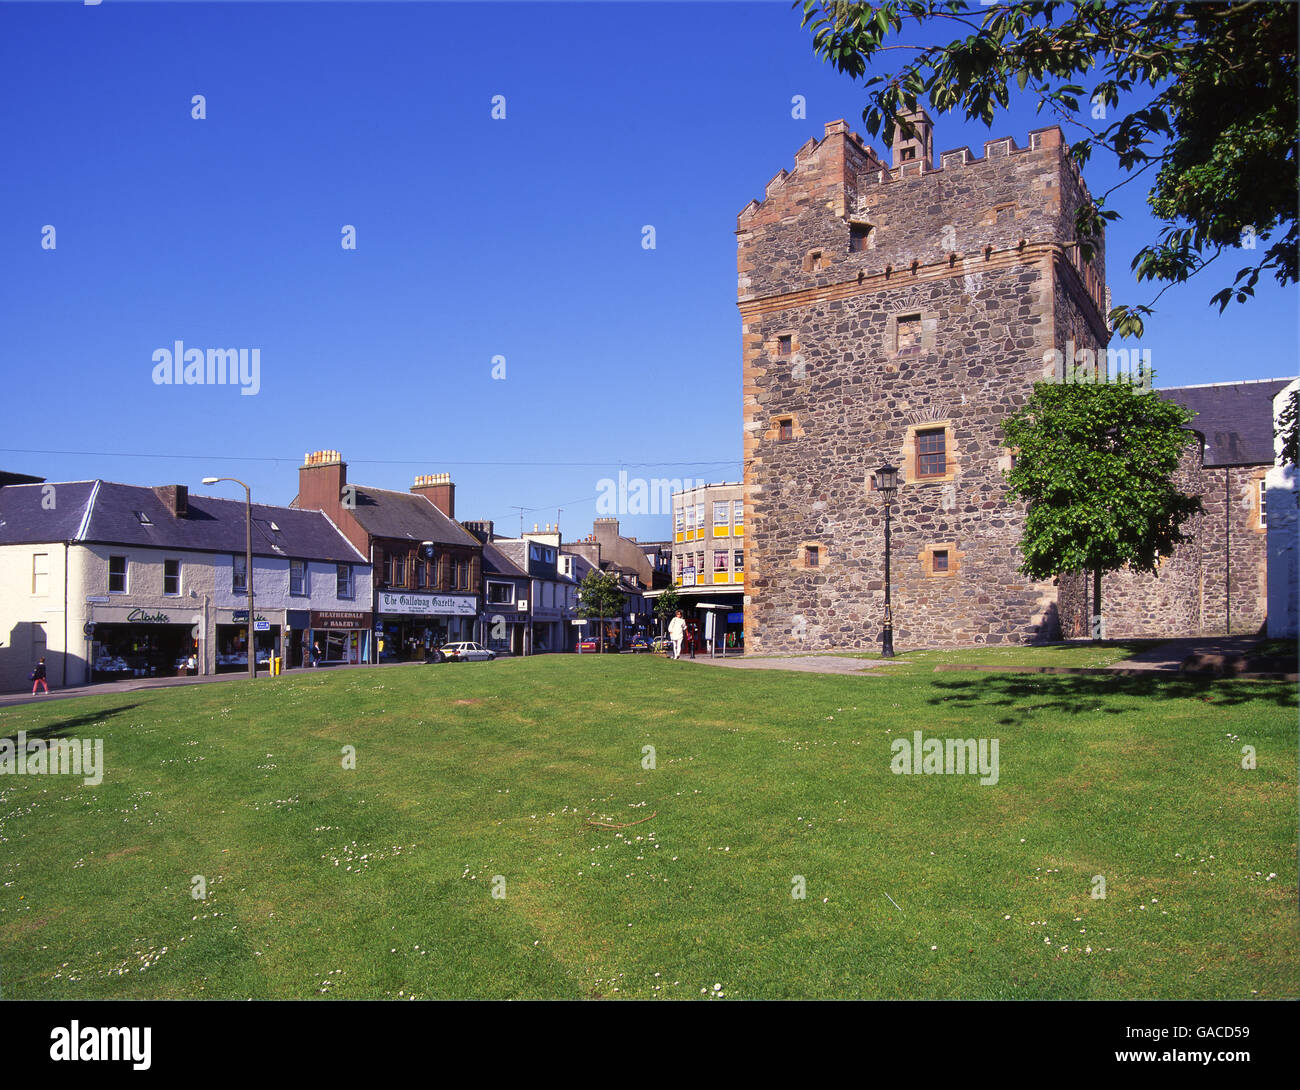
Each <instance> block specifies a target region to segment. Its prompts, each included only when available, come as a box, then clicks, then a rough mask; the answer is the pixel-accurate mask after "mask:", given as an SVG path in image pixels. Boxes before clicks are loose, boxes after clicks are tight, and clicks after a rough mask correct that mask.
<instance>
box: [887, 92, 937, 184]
mask: <svg viewBox="0 0 1300 1090" xmlns="http://www.w3.org/2000/svg"><path fill="white" fill-rule="evenodd" d="M898 118H899V124H898V125H896V126H895V127H894V144H893V149H892V150H893V156H894V159H893V163H894V166H896V167H899V166H903V165H904V164H905V163H915V162H918V161H919V162H920V164H921V167H920V169H921V170H923V171H924V170H933V169H934V122H933V121H931V120H930V115H929V114H927V113H926V112H925V110H923V109H921V108H920V107H919V106H918V107H917V108H916V109H915V110H900V111H899V114H898ZM903 122H907V123H908V124H909V125H910V126H911V130H912V131H911V135H907V134H906V133H905V132H904V125H903V124H902V123H903Z"/></svg>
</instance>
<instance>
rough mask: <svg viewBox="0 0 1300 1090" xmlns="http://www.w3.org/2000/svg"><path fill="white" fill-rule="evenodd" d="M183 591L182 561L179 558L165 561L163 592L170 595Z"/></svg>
mask: <svg viewBox="0 0 1300 1090" xmlns="http://www.w3.org/2000/svg"><path fill="white" fill-rule="evenodd" d="M180 592H181V562H180V561H179V560H164V561H163V593H164V594H166V595H168V596H169V597H171V596H175V595H178V594H180Z"/></svg>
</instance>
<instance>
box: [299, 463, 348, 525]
mask: <svg viewBox="0 0 1300 1090" xmlns="http://www.w3.org/2000/svg"><path fill="white" fill-rule="evenodd" d="M347 483H348V464H347V462H345V461H344V460H343V455H342V454H340V453H339V452H338V451H337V450H317V451H313V452H312V453H310V454H304V455H303V456H302V465H301V466H299V467H298V506H299V507H300V508H302V509H304V510H307V511H324V512H325V513H326V514H327V515H330V516H331V517H332V516H333V514H334V513H335V512H336V511H338V509H339V503H340V502H341V501H342V498H343V488H344V486H345V485H346V484H347Z"/></svg>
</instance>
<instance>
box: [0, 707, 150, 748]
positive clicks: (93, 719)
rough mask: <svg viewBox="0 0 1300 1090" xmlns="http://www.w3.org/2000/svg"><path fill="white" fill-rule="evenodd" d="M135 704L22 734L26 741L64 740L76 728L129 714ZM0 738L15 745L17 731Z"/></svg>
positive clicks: (65, 720) (105, 709) (75, 718)
mask: <svg viewBox="0 0 1300 1090" xmlns="http://www.w3.org/2000/svg"><path fill="white" fill-rule="evenodd" d="M138 706H139V705H137V704H122V705H120V706H118V707H116V708H104V709H103V710H102V711H97V712H94V713H87V714H85V715H74V716H70V717H69V718H67V719H60V720H58V721H57V722H54V723H51V724H49V725H48V726H45V727H37V728H35V729H34V730H26V729H24V731H23V733H24V734H25V735H26V737H27V738H28V739H33V738H66V737H68V736H69V735H70V734H71V733H72V732H73V731H75V730H76V729H77V728H78V727H85V726H89V725H90V724H92V723H100V722H103V721H104V720H105V719H108V718H109V717H110V716H114V715H121V714H122V713H123V712H129V711H130V710H131V709H132V708H136V707H138ZM0 738H8V739H10V740H11V741H13V742H14V743H15V744H16V743H17V741H18V731H17V730H12V731H5V732H3V733H0Z"/></svg>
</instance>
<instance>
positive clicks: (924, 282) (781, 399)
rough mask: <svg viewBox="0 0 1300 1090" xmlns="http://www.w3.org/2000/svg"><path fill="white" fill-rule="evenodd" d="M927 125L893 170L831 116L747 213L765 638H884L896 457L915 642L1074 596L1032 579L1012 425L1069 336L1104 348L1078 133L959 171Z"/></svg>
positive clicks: (1030, 613) (750, 442)
mask: <svg viewBox="0 0 1300 1090" xmlns="http://www.w3.org/2000/svg"><path fill="white" fill-rule="evenodd" d="M912 120H913V131H912V135H911V137H910V138H904V137H903V136H902V135H901V134H900V135H899V136H898V137H896V139H895V141H894V146H893V148H892V162H891V164H890V165H889V166H886V165H885V164H884V163H882V162H881V161H880V160H879V159H878V158H877V156H876V154H875V152H874V151H873V150H872V149H871V148H870V147H869V146H867V145H866V144H865V143H864V142H863V140H862V138H861V137H860V136H858V135H857V134H855V133H853V132H851V131H850V130H849V127H848V125H847V124H846V123H845V122H844V121H835V122H832V123H830V124H828V125H827V126H826V131H825V135H824V137H823V138H822V139H821V140H815V139H814V140H809V141H808V143H806V144H805V145H804V146H803V147H802V148H800V149H799V150H798V151H797V152H796V153H795V167H794V170H793V171H792V172H787V171H785V170H782V171H781V172H780V173H779V174H777V176H776V177H775V178H773V179H772V180H771V181H770V182H769V183H768V185H767V188H766V192H765V194H764V197H763V199H762V200H761V201H752V202H751V203H750V204H749V205H748V206H747V207H746V208H745V209H744V210H743V211H742V212H741V213H740V216H739V219H738V223H737V231H736V234H737V238H738V267H739V274H740V275H739V307H740V313H741V319H742V323H743V324H742V327H741V328H742V344H743V404H744V410H743V415H744V462H745V478H744V479H745V502H746V509H747V510H746V521H747V523H748V529H747V534H746V539H745V541H746V544H745V558H744V559H745V569H746V588H747V590H748V603H747V606H746V610H745V640H746V646H747V648H748V649H749V650H751V651H789V650H800V649H804V650H808V649H822V648H862V649H875V648H878V647H879V638H880V632H881V626H882V621H883V605H884V509H883V505H882V503H881V498H880V496H879V494H877V493H874V492H872V491H871V478H872V472H873V471H874V470H875V469H876V468H877V467H878V466H880V465H881V464H882V463H884V462H890V463H892V464H894V465H896V466H898V467H900V469H901V477H902V483H901V486H900V488H899V490H898V496H897V499H896V501H895V506H894V509H893V510H894V514H893V523H892V557H893V559H892V583H893V602H894V626H895V638H896V640H897V642H898V644H899V646H900V649H903V648H905V647H908V646H911V647H916V646H926V645H928V646H936V645H938V646H941V645H953V644H971V643H990V644H992V643H1020V642H1027V641H1030V640H1034V639H1043V638H1051V637H1054V636H1056V635H1057V633H1058V632H1059V630H1060V621H1059V616H1058V612H1057V594H1058V590H1057V587H1056V586H1055V585H1054V583H1053V582H1051V581H1048V582H1045V583H1035V582H1033V581H1030V580H1027V579H1026V578H1025V577H1024V576H1022V575H1021V574H1019V572H1018V570H1017V568H1018V566H1019V564H1020V559H1021V558H1020V553H1019V549H1018V542H1019V540H1020V531H1021V526H1022V523H1023V516H1024V509H1023V506H1022V505H1020V504H1019V503H1016V502H1011V501H1009V500H1008V498H1007V490H1006V483H1005V478H1004V475H1003V472H1004V470H1006V469H1008V468H1009V467H1010V454H1009V452H1008V451H1007V450H1006V449H1005V448H1004V447H1002V446H1001V445H1000V443H1001V439H1002V433H1001V428H1000V423H1001V421H1002V420H1003V418H1005V417H1006V416H1007V415H1008V414H1009V413H1011V412H1013V411H1015V410H1016V409H1018V408H1019V407H1020V406H1022V405H1023V404H1024V403H1025V401H1026V399H1027V398H1028V396H1029V394H1030V392H1031V389H1032V386H1033V384H1034V382H1035V381H1038V380H1040V379H1042V378H1044V377H1049V376H1050V374H1051V371H1052V367H1051V364H1050V363H1045V362H1044V361H1045V358H1048V359H1050V353H1051V351H1052V350H1053V349H1057V350H1058V351H1063V350H1064V348H1065V345H1066V343H1067V342H1073V345H1074V346H1075V348H1076V349H1078V348H1085V347H1091V348H1094V349H1095V348H1098V347H1104V346H1105V344H1106V341H1107V339H1108V332H1107V328H1106V322H1105V286H1104V285H1105V256H1104V249H1103V248H1102V247H1101V246H1098V247H1097V253H1096V254H1095V256H1094V257H1093V259H1092V260H1091V261H1090V262H1087V263H1085V262H1083V261H1081V259H1080V255H1079V250H1078V246H1077V245H1076V243H1075V237H1074V235H1075V232H1074V216H1075V212H1076V210H1077V208H1078V207H1079V205H1080V203H1081V202H1082V201H1083V200H1084V198H1085V193H1086V190H1085V188H1084V183H1083V181H1082V179H1081V178H1080V176H1079V173H1078V170H1077V168H1076V167H1075V165H1074V164H1073V162H1072V161H1071V160H1070V158H1069V156H1068V149H1067V147H1066V145H1065V143H1064V141H1063V140H1062V136H1061V131H1060V129H1059V128H1056V127H1055V126H1053V127H1050V128H1046V129H1039V130H1036V131H1034V132H1031V133H1030V134H1029V140H1028V147H1025V148H1021V147H1018V146H1017V145H1016V143H1015V141H1014V140H1013V139H1011V138H1009V137H1005V138H1002V139H998V140H989V141H986V142H985V145H984V155H983V157H982V158H978V157H976V156H974V155H973V154H972V153H971V151H970V150H969V149H968V148H960V149H958V150H956V151H946V152H943V153H942V154H941V155H940V156H939V157H938V161H937V162H936V161H935V159H934V154H933V151H932V148H933V127H932V124H931V121H930V119H929V117H927V116H926V115H925V113H924V111H918V112H917V113H916V114H915V115H912ZM1103 358H1104V353H1103Z"/></svg>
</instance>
